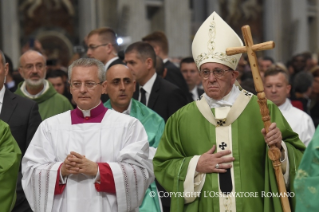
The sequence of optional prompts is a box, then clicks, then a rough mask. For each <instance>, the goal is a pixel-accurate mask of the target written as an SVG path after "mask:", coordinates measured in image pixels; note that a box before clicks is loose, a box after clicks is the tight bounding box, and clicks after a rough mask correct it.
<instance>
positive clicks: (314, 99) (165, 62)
mask: <svg viewBox="0 0 319 212" xmlns="http://www.w3.org/2000/svg"><path fill="white" fill-rule="evenodd" d="M38 45H40V44H38ZM242 45H243V43H242V40H241V39H240V38H239V37H238V35H237V34H236V33H235V32H234V31H233V30H232V29H231V27H230V26H229V25H228V24H227V23H226V22H225V21H224V20H222V18H221V17H219V15H218V14H217V13H215V12H214V13H213V14H211V15H210V16H209V17H208V18H207V19H206V21H205V22H204V23H203V24H202V25H201V27H200V28H199V29H198V31H197V33H196V35H195V37H194V40H193V43H192V56H190V57H185V58H181V59H180V61H179V63H178V64H177V63H173V62H171V61H170V59H169V48H168V46H169V45H168V40H167V37H166V35H165V34H164V33H163V32H160V31H155V32H152V33H150V34H148V35H146V36H144V37H143V38H141V41H138V42H134V43H132V44H130V45H129V46H127V47H126V49H125V50H124V51H123V52H119V46H118V44H117V36H116V32H115V31H114V30H113V29H111V28H107V27H102V28H98V29H94V30H92V31H91V32H90V33H89V34H88V35H87V37H86V49H87V51H86V54H85V55H84V56H83V57H81V58H77V57H73V59H72V60H71V61H70V65H69V67H67V68H66V67H61V66H60V67H56V66H50V63H48V60H47V58H46V56H45V54H44V52H43V50H41V49H27V50H26V49H25V50H24V51H23V53H22V55H21V57H20V58H19V67H18V70H16V71H15V70H13V65H12V62H11V59H10V58H9V57H8V56H7V55H6V54H5V52H2V51H1V50H0V188H1V189H0V208H1V210H2V209H3V211H15V212H20V211H21V212H22V211H41V212H42V211H68V212H69V211H212V212H213V211H215V212H217V211H248V212H249V211H281V203H280V198H279V197H278V198H273V197H267V196H266V197H265V196H263V195H262V192H265V193H272V194H273V193H276V192H277V193H278V192H279V190H278V187H277V184H276V178H275V174H274V170H273V167H272V162H271V160H270V159H269V158H268V154H267V151H268V147H269V146H275V147H276V148H278V152H279V153H280V164H281V171H282V173H283V176H284V182H285V185H286V189H287V191H289V192H294V193H296V195H294V196H291V197H289V198H290V203H291V204H290V207H291V208H292V209H293V210H296V211H298V210H301V208H307V210H309V211H313V210H315V209H316V208H317V206H318V205H317V201H316V200H315V197H314V196H316V194H317V189H318V188H317V187H316V186H313V183H314V182H315V180H316V179H317V178H318V173H317V172H318V171H317V170H319V169H318V168H319V167H318V165H319V163H318V161H319V157H318V152H317V151H318V150H317V148H318V139H317V140H316V138H317V137H318V134H319V132H317V133H316V134H315V128H316V127H317V126H318V124H319V66H318V61H316V60H315V58H313V57H312V55H311V54H310V53H308V52H306V53H301V54H297V55H295V56H293V57H292V59H291V60H290V61H288V62H287V63H285V64H284V63H280V62H275V60H274V59H276V58H274V59H273V58H270V57H259V58H258V66H259V70H260V75H261V77H262V79H263V82H264V91H265V94H266V97H267V99H268V100H270V101H268V102H267V105H268V109H269V112H270V121H271V125H270V127H269V129H268V130H267V131H266V130H265V129H264V125H263V121H262V118H261V115H260V110H259V106H258V103H257V97H256V94H257V93H256V91H255V88H254V81H253V77H252V72H251V69H250V64H249V63H248V61H247V58H246V57H245V55H241V54H238V55H234V56H227V55H226V54H225V51H226V48H228V47H234V46H242ZM305 150H306V151H305ZM304 152H305V154H304ZM303 154H304V156H303ZM299 164H300V167H299V169H298V166H299ZM310 187H311V189H312V190H311V189H309V188H310ZM168 192H170V193H168ZM212 192H213V193H214V196H211V194H212ZM234 192H235V193H242V192H243V193H245V192H248V193H249V192H252V193H257V194H258V195H257V196H253V197H251V196H250V197H246V196H244V197H237V196H234V195H231V193H234ZM177 193H178V194H177ZM165 194H170V195H165ZM171 194H173V195H171ZM208 194H209V195H208ZM217 194H222V195H217Z"/></svg>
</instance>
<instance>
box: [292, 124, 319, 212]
mask: <svg viewBox="0 0 319 212" xmlns="http://www.w3.org/2000/svg"><path fill="white" fill-rule="evenodd" d="M295 190H296V200H297V204H296V211H307V212H313V211H319V128H317V130H316V132H315V135H314V136H313V138H312V141H311V142H310V143H309V145H308V147H307V149H306V151H305V153H304V155H303V157H302V160H301V163H300V165H299V168H298V171H297V175H296V179H295Z"/></svg>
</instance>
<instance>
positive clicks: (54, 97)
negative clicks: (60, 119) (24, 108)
mask: <svg viewBox="0 0 319 212" xmlns="http://www.w3.org/2000/svg"><path fill="white" fill-rule="evenodd" d="M22 83H23V82H21V83H20V84H19V85H18V88H17V90H16V92H15V94H18V95H19V96H23V97H25V98H28V97H27V96H26V95H25V94H24V93H23V92H22V90H21V85H22ZM32 100H34V101H36V102H37V103H38V106H39V113H40V115H41V118H42V120H45V119H47V118H50V117H51V116H55V115H57V114H60V113H63V112H65V111H68V110H73V107H72V105H71V103H70V101H69V100H68V99H67V98H66V97H65V96H63V95H61V94H59V93H58V92H56V90H55V89H54V87H53V85H52V84H51V83H50V82H49V89H48V90H47V91H45V93H43V94H42V95H40V96H39V97H37V98H34V99H32Z"/></svg>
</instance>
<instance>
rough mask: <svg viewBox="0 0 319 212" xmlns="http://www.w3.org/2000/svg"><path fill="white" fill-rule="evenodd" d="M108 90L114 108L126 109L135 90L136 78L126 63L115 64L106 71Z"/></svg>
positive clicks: (119, 110)
mask: <svg viewBox="0 0 319 212" xmlns="http://www.w3.org/2000/svg"><path fill="white" fill-rule="evenodd" d="M106 81H107V86H106V92H107V94H108V95H109V97H110V101H111V106H112V108H113V109H114V110H116V111H118V112H120V113H122V112H123V111H125V110H126V109H127V108H128V106H129V104H130V101H131V99H132V97H133V93H134V91H135V80H134V77H133V74H132V71H131V70H130V69H129V68H128V67H127V66H125V65H121V64H119V65H114V66H112V67H111V68H109V69H108V70H107V72H106Z"/></svg>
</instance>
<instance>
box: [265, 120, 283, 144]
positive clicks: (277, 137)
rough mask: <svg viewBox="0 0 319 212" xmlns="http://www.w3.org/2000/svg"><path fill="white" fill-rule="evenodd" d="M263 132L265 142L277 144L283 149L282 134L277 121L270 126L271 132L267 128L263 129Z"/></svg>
mask: <svg viewBox="0 0 319 212" xmlns="http://www.w3.org/2000/svg"><path fill="white" fill-rule="evenodd" d="M261 133H262V134H263V136H264V139H265V142H266V144H267V145H268V146H271V145H276V147H278V148H279V149H281V141H282V135H281V132H280V130H279V128H278V127H277V125H276V123H271V125H270V126H269V132H268V133H267V134H266V130H265V128H263V129H262V130H261Z"/></svg>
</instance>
